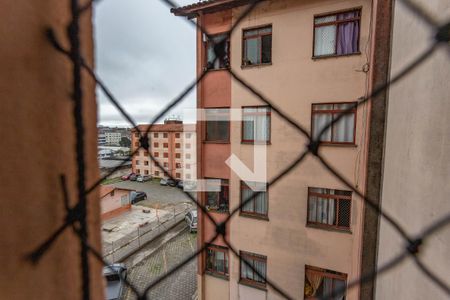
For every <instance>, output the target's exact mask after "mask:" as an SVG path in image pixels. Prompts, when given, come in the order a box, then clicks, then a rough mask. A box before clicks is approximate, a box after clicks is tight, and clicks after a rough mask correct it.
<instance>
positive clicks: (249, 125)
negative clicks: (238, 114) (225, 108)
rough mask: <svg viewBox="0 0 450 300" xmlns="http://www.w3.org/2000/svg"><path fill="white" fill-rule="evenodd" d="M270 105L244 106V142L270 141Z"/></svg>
mask: <svg viewBox="0 0 450 300" xmlns="http://www.w3.org/2000/svg"><path fill="white" fill-rule="evenodd" d="M270 116H271V114H270V107H267V106H261V107H243V108H242V142H250V143H253V142H262V143H267V142H270Z"/></svg>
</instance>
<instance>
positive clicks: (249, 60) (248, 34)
mask: <svg viewBox="0 0 450 300" xmlns="http://www.w3.org/2000/svg"><path fill="white" fill-rule="evenodd" d="M242 44H243V46H242V50H243V55H242V56H243V57H242V65H243V66H250V65H261V64H268V63H271V62H272V26H267V27H261V28H255V29H248V30H244V33H243V41H242Z"/></svg>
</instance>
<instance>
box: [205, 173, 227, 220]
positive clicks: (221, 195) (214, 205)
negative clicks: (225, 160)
mask: <svg viewBox="0 0 450 300" xmlns="http://www.w3.org/2000/svg"><path fill="white" fill-rule="evenodd" d="M207 179H209V181H208V186H209V187H212V188H211V189H210V190H219V191H217V192H205V193H206V208H207V209H208V210H214V211H217V212H228V210H229V206H228V204H229V184H228V180H227V179H214V178H207ZM216 184H218V185H219V186H215V185H216Z"/></svg>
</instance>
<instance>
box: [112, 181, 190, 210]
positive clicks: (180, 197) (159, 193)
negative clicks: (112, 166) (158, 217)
mask: <svg viewBox="0 0 450 300" xmlns="http://www.w3.org/2000/svg"><path fill="white" fill-rule="evenodd" d="M113 185H114V186H117V187H122V188H129V189H135V190H137V191H143V192H145V193H147V200H145V201H142V202H139V205H145V206H149V207H153V208H155V207H156V206H159V207H160V208H163V207H165V206H168V205H171V204H178V203H182V202H189V203H192V201H191V200H190V199H189V198H188V197H187V196H186V195H185V194H184V193H183V191H182V190H180V189H178V188H176V187H170V186H161V185H159V182H158V181H147V182H136V181H121V182H117V183H114V184H113Z"/></svg>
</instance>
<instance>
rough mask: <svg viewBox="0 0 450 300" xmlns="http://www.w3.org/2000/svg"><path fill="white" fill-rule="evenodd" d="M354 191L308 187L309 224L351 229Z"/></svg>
mask: <svg viewBox="0 0 450 300" xmlns="http://www.w3.org/2000/svg"><path fill="white" fill-rule="evenodd" d="M351 200H352V192H350V191H340V190H332V189H324V188H309V189H308V224H318V225H321V226H326V227H334V228H337V229H346V230H348V229H350V221H351V220H350V216H351V214H350V212H351V211H350V210H351Z"/></svg>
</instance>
